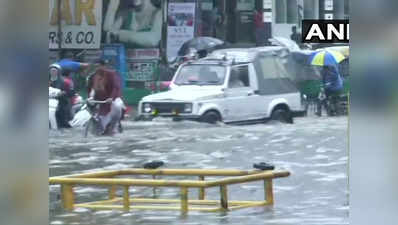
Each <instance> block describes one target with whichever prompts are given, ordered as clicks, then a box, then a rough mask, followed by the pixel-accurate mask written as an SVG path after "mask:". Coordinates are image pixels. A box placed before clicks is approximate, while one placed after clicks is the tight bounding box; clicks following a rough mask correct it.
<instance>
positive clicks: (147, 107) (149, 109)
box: [142, 103, 152, 113]
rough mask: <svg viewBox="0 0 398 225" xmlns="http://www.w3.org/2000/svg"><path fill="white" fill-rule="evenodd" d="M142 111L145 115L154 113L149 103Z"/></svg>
mask: <svg viewBox="0 0 398 225" xmlns="http://www.w3.org/2000/svg"><path fill="white" fill-rule="evenodd" d="M142 109H143V110H144V112H145V113H150V112H151V111H152V106H151V104H149V103H144V105H143V107H142Z"/></svg>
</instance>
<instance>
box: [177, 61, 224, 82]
mask: <svg viewBox="0 0 398 225" xmlns="http://www.w3.org/2000/svg"><path fill="white" fill-rule="evenodd" d="M225 73H226V68H225V67H224V66H219V65H208V64H207V65H185V66H183V67H182V68H181V69H180V71H179V73H178V74H177V77H176V79H175V81H174V83H175V84H176V85H222V84H224V80H225Z"/></svg>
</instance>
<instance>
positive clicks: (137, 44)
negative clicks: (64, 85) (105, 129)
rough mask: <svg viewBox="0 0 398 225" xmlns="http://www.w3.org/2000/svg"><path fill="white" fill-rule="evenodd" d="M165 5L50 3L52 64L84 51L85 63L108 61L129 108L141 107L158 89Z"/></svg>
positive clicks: (84, 0) (143, 0)
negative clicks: (67, 53) (137, 105)
mask: <svg viewBox="0 0 398 225" xmlns="http://www.w3.org/2000/svg"><path fill="white" fill-rule="evenodd" d="M165 4H166V1H162V0H150V1H149V0H148V1H147V0H131V1H113V0H102V1H98V0H97V1H95V0H51V1H49V6H50V30H49V42H50V44H49V49H50V50H51V55H52V57H51V59H50V60H51V61H55V60H57V59H58V58H59V57H55V56H56V55H60V54H59V53H60V52H74V53H77V52H81V51H83V50H84V51H85V53H84V54H83V55H82V57H81V58H80V60H82V61H86V62H93V61H95V60H96V59H99V58H106V59H108V60H109V62H110V65H109V66H110V67H113V68H114V69H116V70H117V71H118V72H119V74H120V76H121V78H122V79H121V80H122V87H124V88H123V94H124V97H125V99H126V101H127V103H128V104H136V103H138V101H139V100H140V99H141V98H142V97H143V96H145V95H148V94H150V93H152V92H153V91H155V90H154V89H156V81H157V80H158V77H159V69H158V68H159V64H160V62H161V61H162V56H163V55H164V51H165V47H164V46H165V43H164V41H163V40H165V39H164V38H162V37H164V32H165V30H164V29H163V28H164V27H165V26H164V22H165V21H166V19H165V17H164V16H165V13H164V9H165V8H166V7H165ZM59 12H60V13H59ZM60 34H62V35H60ZM60 36H62V41H58V40H59V37H60ZM60 49H61V50H62V51H59V50H60ZM61 57H62V56H61ZM77 77H78V76H77ZM81 89H82V90H81V91H82V94H83V95H84V94H85V91H84V90H83V89H84V88H81Z"/></svg>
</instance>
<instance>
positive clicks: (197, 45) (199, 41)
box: [178, 37, 224, 56]
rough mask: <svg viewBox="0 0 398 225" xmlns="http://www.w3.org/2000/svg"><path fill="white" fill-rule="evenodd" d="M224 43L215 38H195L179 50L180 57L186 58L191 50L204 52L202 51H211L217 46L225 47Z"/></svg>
mask: <svg viewBox="0 0 398 225" xmlns="http://www.w3.org/2000/svg"><path fill="white" fill-rule="evenodd" d="M223 44H224V41H222V40H220V39H217V38H213V37H196V38H193V39H191V40H189V41H187V42H185V43H184V44H183V45H182V46H181V48H180V50H178V55H179V56H184V55H187V54H188V53H189V50H190V49H191V48H192V49H195V50H196V51H198V52H199V51H202V50H210V49H213V48H215V47H217V46H220V45H223Z"/></svg>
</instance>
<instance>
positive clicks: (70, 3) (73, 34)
mask: <svg viewBox="0 0 398 225" xmlns="http://www.w3.org/2000/svg"><path fill="white" fill-rule="evenodd" d="M57 2H58V0H49V6H50V8H49V12H50V13H49V25H50V28H49V36H48V37H49V48H50V49H57V48H58V47H59V41H58V40H59V39H60V38H59V37H62V39H61V40H62V41H61V48H75V49H98V48H99V47H100V44H101V25H102V0H62V1H61V2H62V4H61V15H60V17H61V21H60V25H61V34H58V29H59V27H58V26H59V22H58V17H59V16H58V15H59V14H58V6H57Z"/></svg>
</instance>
